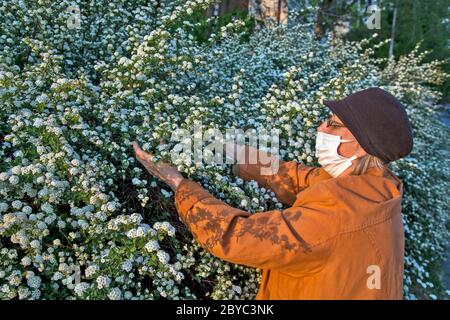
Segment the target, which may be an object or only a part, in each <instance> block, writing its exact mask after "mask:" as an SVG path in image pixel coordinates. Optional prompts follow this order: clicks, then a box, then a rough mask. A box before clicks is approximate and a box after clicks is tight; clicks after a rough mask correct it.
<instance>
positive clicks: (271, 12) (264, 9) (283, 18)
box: [250, 0, 288, 26]
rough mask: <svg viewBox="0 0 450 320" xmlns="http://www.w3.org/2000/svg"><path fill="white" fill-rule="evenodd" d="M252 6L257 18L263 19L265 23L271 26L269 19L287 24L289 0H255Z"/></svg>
mask: <svg viewBox="0 0 450 320" xmlns="http://www.w3.org/2000/svg"><path fill="white" fill-rule="evenodd" d="M250 6H251V7H252V12H253V14H254V15H255V17H256V19H258V20H260V21H262V22H263V23H264V25H266V26H269V24H270V22H269V20H272V21H273V22H275V23H277V24H280V23H281V24H284V25H287V22H288V0H253V1H251V5H250Z"/></svg>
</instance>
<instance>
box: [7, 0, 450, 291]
mask: <svg viewBox="0 0 450 320" xmlns="http://www.w3.org/2000/svg"><path fill="white" fill-rule="evenodd" d="M211 2H212V1H206V0H196V1H167V2H165V3H163V5H162V6H160V7H159V6H158V4H157V2H156V1H155V3H152V2H151V1H140V0H134V1H114V2H111V1H103V0H97V1H74V2H72V1H70V2H69V1H60V2H57V3H56V2H53V1H47V0H39V1H35V2H32V3H31V4H30V3H27V4H25V3H24V2H22V1H8V3H7V2H6V1H2V2H1V6H0V13H1V15H2V17H4V19H3V20H2V21H1V22H0V24H1V25H0V28H1V29H2V30H4V31H5V32H4V33H3V34H2V36H0V66H1V67H0V104H1V108H2V112H1V113H0V298H2V299H15V298H19V299H159V298H168V299H196V298H213V299H252V298H254V296H255V294H256V292H257V289H258V286H259V280H260V274H259V272H258V270H254V269H250V268H247V267H244V266H238V265H233V264H229V263H226V262H223V261H221V260H219V259H217V258H215V257H213V256H212V255H210V254H209V253H208V252H206V251H204V250H203V249H202V248H201V247H199V245H198V244H197V243H196V241H195V240H194V239H193V238H192V236H191V235H190V234H189V232H188V231H187V229H186V228H185V227H184V225H183V224H182V223H181V221H180V220H179V218H178V216H177V214H176V212H175V209H174V206H173V193H172V192H170V191H168V190H166V186H165V185H162V184H160V183H159V182H158V181H155V180H152V178H151V177H150V176H149V175H148V174H147V173H146V172H145V171H144V170H143V168H142V167H141V166H140V165H139V164H138V162H137V161H136V160H135V159H134V154H133V152H132V148H131V146H130V142H131V141H132V140H135V139H137V140H138V141H139V142H140V143H141V145H143V148H144V149H145V150H151V151H152V152H154V153H155V154H156V156H157V158H163V159H166V160H169V159H170V157H169V153H170V150H171V149H172V147H173V146H174V145H175V144H176V143H177V142H178V141H176V139H175V138H174V137H173V136H172V132H174V131H175V130H176V129H187V130H190V129H191V128H192V127H193V126H195V125H198V123H199V122H201V123H202V124H203V125H204V126H205V127H206V128H215V129H219V130H225V129H228V128H244V129H247V128H254V129H262V128H269V129H272V130H276V131H277V132H278V133H279V136H280V147H281V150H280V155H281V157H282V158H283V159H285V160H296V161H301V162H303V163H305V164H308V165H317V162H316V159H315V157H314V139H315V132H316V127H317V126H318V124H319V123H320V122H321V121H322V120H323V119H324V117H325V116H326V115H327V114H328V111H327V109H326V108H324V107H323V105H322V103H321V102H322V100H323V99H325V98H326V99H333V98H341V97H343V96H345V95H347V94H350V93H352V92H353V91H355V90H359V89H362V88H366V87H368V86H374V85H376V86H382V87H384V88H386V89H388V90H390V91H392V92H394V93H395V94H396V95H398V96H399V97H400V98H401V99H402V100H403V101H404V103H405V105H406V106H407V111H408V114H409V115H410V117H411V119H412V123H413V126H414V135H415V146H414V150H413V152H412V154H411V155H410V156H409V157H407V158H405V159H402V160H400V161H398V162H396V163H395V164H393V170H395V171H396V172H397V174H398V175H399V176H400V177H401V178H402V179H403V180H404V182H405V199H404V201H405V205H404V217H405V223H406V235H407V248H406V249H407V251H406V261H405V262H406V271H405V295H406V297H407V298H415V297H419V298H421V297H434V296H429V294H430V293H431V294H432V295H435V296H438V295H439V294H440V291H439V290H438V289H439V288H433V286H436V285H437V282H436V280H435V279H433V278H432V277H431V275H430V272H431V271H430V270H431V269H430V268H431V266H432V265H433V263H434V262H435V261H438V260H439V258H440V257H442V255H443V253H444V246H445V241H446V237H447V236H448V230H447V229H446V226H445V224H446V223H447V222H448V221H447V215H446V211H447V210H448V204H447V203H446V195H445V192H444V193H443V192H442V191H443V190H447V189H448V182H447V181H448V180H449V179H448V178H449V172H448V168H449V166H448V162H447V161H448V160H447V159H448V157H446V155H445V154H444V153H443V151H442V144H441V143H440V141H441V142H442V143H443V142H444V139H445V134H447V133H446V132H444V128H443V127H442V126H441V125H440V124H439V123H438V122H437V121H435V120H434V118H433V116H432V115H433V110H432V108H431V105H432V103H433V101H435V99H436V98H437V97H438V94H437V93H436V92H434V91H433V90H431V89H430V88H429V87H428V86H427V81H428V80H429V79H431V80H432V81H433V82H434V83H435V82H439V81H442V79H443V77H444V76H445V75H444V74H442V72H440V71H439V64H438V63H434V64H428V65H425V66H423V65H420V55H419V56H418V55H417V52H413V53H412V54H411V57H410V58H409V62H410V63H409V64H408V63H405V62H404V60H400V61H398V62H395V61H391V62H389V65H388V67H387V68H384V69H383V68H381V67H380V61H377V60H375V59H373V58H372V52H373V51H372V49H369V48H368V47H369V46H368V44H369V43H370V42H372V41H373V39H369V40H365V41H363V42H361V43H348V42H342V41H339V40H333V41H317V40H315V39H314V36H313V33H312V32H311V30H310V29H311V26H310V25H296V26H293V27H291V28H289V29H286V28H284V27H279V28H273V29H263V30H260V31H257V32H255V33H254V34H252V35H251V36H250V37H248V40H247V41H245V42H243V41H242V36H243V35H244V34H245V33H246V28H245V23H244V22H243V21H241V20H235V21H233V22H231V23H229V24H227V25H225V26H223V27H221V28H219V30H218V32H215V33H212V34H210V35H209V36H208V38H207V40H206V42H202V43H199V42H197V40H196V39H195V37H194V36H193V35H192V34H193V33H195V32H196V26H197V22H196V21H195V19H191V16H193V15H194V13H196V12H199V11H201V10H204V9H205V8H207V7H208V6H209V4H210V3H211ZM74 3H75V4H76V7H75V9H74ZM68 8H70V10H68ZM77 19H78V20H77ZM211 20H212V21H210V22H211V23H214V18H212V19H211ZM74 26H75V27H74ZM412 57H414V59H412ZM412 71H415V73H414V75H415V76H408V75H411V72H412ZM430 75H432V76H430ZM161 140H165V141H166V143H165V144H160V141H161ZM176 165H177V166H178V168H179V170H180V171H182V172H183V173H184V175H185V176H186V177H189V178H191V179H194V180H196V181H199V182H200V183H201V184H202V185H203V186H204V187H205V188H207V189H208V190H209V191H210V192H211V193H213V194H215V195H216V196H217V197H218V198H220V199H223V200H224V201H226V202H227V203H229V204H230V205H232V206H234V207H238V208H242V209H245V210H248V211H249V212H253V213H256V212H258V211H266V210H269V209H273V208H277V207H278V208H281V207H282V205H281V204H280V203H279V202H278V200H277V199H276V197H275V195H274V193H273V192H271V190H266V189H264V188H260V187H259V186H258V185H257V183H255V182H254V181H249V182H244V181H242V179H240V178H238V177H233V175H232V174H231V168H230V166H229V165H226V164H204V165H202V166H200V167H196V166H194V165H193V164H192V163H189V161H187V159H181V160H180V161H179V162H178V163H176Z"/></svg>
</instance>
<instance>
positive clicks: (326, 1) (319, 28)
mask: <svg viewBox="0 0 450 320" xmlns="http://www.w3.org/2000/svg"><path fill="white" fill-rule="evenodd" d="M332 2H333V0H322V1H321V2H320V3H319V8H318V9H317V14H316V26H315V28H314V33H315V35H316V37H317V38H322V36H323V34H324V25H323V20H324V16H325V15H326V12H328V10H329V9H330V6H331V3H332Z"/></svg>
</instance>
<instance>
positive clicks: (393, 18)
mask: <svg viewBox="0 0 450 320" xmlns="http://www.w3.org/2000/svg"><path fill="white" fill-rule="evenodd" d="M396 25H397V0H396V1H394V14H393V16H392V29H391V43H390V45H389V55H388V57H389V59H392V58H393V57H394V42H395V29H396Z"/></svg>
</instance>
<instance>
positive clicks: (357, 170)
mask: <svg viewBox="0 0 450 320" xmlns="http://www.w3.org/2000/svg"><path fill="white" fill-rule="evenodd" d="M388 166H389V163H384V162H383V161H382V160H381V159H380V158H378V157H376V156H373V155H371V154H366V155H365V156H364V157H362V158H360V159H359V161H358V162H357V163H356V164H355V167H354V168H353V171H352V172H351V173H350V174H351V175H355V176H358V175H362V174H365V173H366V172H367V170H368V169H369V168H372V167H377V168H381V169H384V168H388Z"/></svg>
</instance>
